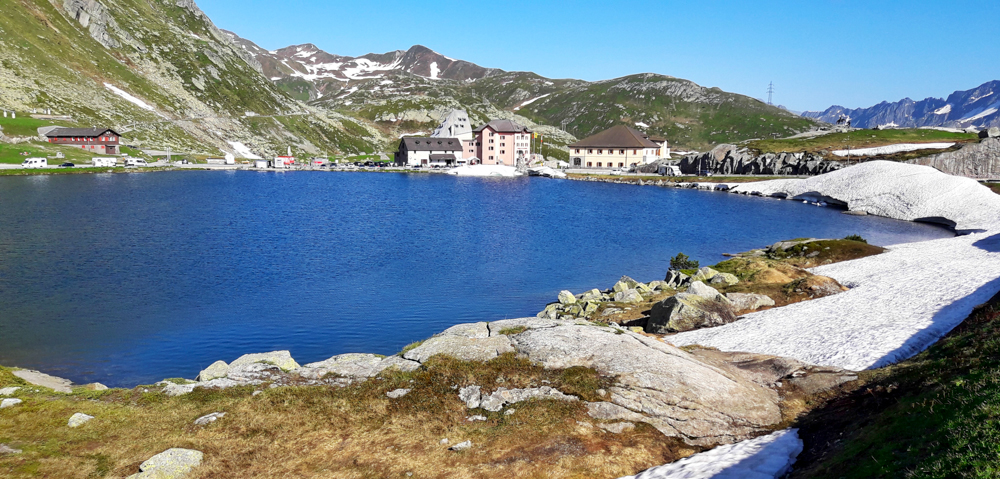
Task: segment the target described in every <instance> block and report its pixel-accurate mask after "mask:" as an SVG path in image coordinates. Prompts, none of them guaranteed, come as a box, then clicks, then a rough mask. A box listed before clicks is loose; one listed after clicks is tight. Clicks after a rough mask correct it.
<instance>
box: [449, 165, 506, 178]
mask: <svg viewBox="0 0 1000 479" xmlns="http://www.w3.org/2000/svg"><path fill="white" fill-rule="evenodd" d="M445 173H448V174H449V175H456V176H503V177H509V178H512V177H515V176H522V174H521V173H519V172H518V171H517V168H514V167H513V166H503V165H469V166H460V167H458V168H452V169H450V170H448V171H446V172H445Z"/></svg>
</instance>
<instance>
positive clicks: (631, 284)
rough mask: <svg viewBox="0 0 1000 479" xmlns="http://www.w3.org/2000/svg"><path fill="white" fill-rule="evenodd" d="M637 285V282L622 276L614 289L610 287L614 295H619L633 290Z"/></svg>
mask: <svg viewBox="0 0 1000 479" xmlns="http://www.w3.org/2000/svg"><path fill="white" fill-rule="evenodd" d="M638 284H639V282H638V281H636V280H634V279H632V278H629V277H628V276H622V277H621V279H619V280H618V282H617V283H615V285H614V287H612V288H611V289H612V291H614V292H615V293H620V292H622V291H626V290H629V289H635V287H636V286H637V285H638Z"/></svg>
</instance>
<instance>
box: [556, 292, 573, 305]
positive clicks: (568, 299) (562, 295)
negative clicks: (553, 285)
mask: <svg viewBox="0 0 1000 479" xmlns="http://www.w3.org/2000/svg"><path fill="white" fill-rule="evenodd" d="M559 303H561V304H575V303H576V296H573V293H571V292H569V291H566V290H562V291H560V292H559Z"/></svg>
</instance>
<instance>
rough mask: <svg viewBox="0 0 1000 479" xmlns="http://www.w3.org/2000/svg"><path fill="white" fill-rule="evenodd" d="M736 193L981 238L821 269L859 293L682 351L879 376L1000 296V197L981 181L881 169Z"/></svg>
mask: <svg viewBox="0 0 1000 479" xmlns="http://www.w3.org/2000/svg"><path fill="white" fill-rule="evenodd" d="M731 191H734V192H759V193H761V194H764V195H768V196H770V195H775V194H780V195H787V197H789V198H797V199H798V198H805V197H810V198H816V199H819V198H825V199H827V200H832V201H839V202H843V203H845V204H847V206H848V208H849V209H851V210H857V211H865V212H868V213H869V214H875V215H880V216H886V217H890V218H897V219H903V220H910V221H913V220H916V219H920V218H924V219H927V218H937V219H946V220H950V221H951V222H954V223H955V224H956V228H957V229H958V230H967V231H968V230H978V231H981V232H978V233H973V234H969V235H967V236H959V237H956V238H946V239H940V240H933V241H926V242H921V243H910V244H904V245H896V246H893V247H891V248H890V250H889V251H888V252H886V253H883V254H880V255H876V256H869V257H867V258H861V259H857V260H854V261H847V262H843V263H837V264H832V265H827V266H822V267H819V268H815V269H814V270H813V272H814V273H816V274H820V275H824V276H830V277H832V278H835V279H836V280H838V281H840V282H841V284H844V285H845V286H848V287H849V288H851V289H850V290H849V291H846V292H844V293H840V294H837V295H834V296H828V297H826V298H820V299H815V300H812V301H806V302H802V303H796V304H791V305H788V306H784V307H781V308H775V309H770V310H767V311H761V312H758V313H751V314H748V315H746V316H744V318H743V319H741V320H739V321H736V322H734V323H730V324H727V325H725V326H720V327H717V328H709V329H702V330H698V331H689V332H685V333H680V334H677V335H674V336H671V337H669V338H667V341H668V342H670V343H672V344H674V345H678V346H684V345H691V344H700V345H703V346H711V347H715V348H719V349H721V350H724V351H746V352H754V353H762V354H774V355H778V356H787V357H792V358H795V359H798V360H801V361H805V362H807V363H812V364H820V365H828V366H837V367H841V368H845V369H852V370H860V369H866V368H877V367H882V366H885V365H888V364H892V363H894V362H897V361H900V360H903V359H906V358H908V357H910V356H913V355H915V354H917V353H919V352H920V351H923V350H924V349H926V348H927V347H929V346H930V345H931V344H933V343H934V342H935V341H937V340H938V339H939V338H941V337H942V336H943V335H945V334H947V333H948V331H951V329H952V328H954V327H955V326H956V325H958V324H959V323H961V322H962V321H963V320H964V319H965V318H966V317H968V315H969V314H970V313H971V312H972V309H973V308H974V307H975V306H977V305H979V304H981V303H984V302H986V301H987V300H989V299H990V298H991V297H992V296H993V295H994V294H996V293H997V292H998V291H1000V214H998V212H1000V196H998V195H996V194H994V193H992V192H991V191H989V189H987V188H986V187H984V186H982V185H980V184H978V183H977V182H976V181H975V180H971V179H968V178H959V177H955V176H949V175H945V174H944V173H941V172H938V171H937V170H934V169H933V168H929V167H922V166H917V165H908V164H900V163H893V162H887V161H874V162H870V163H864V164H861V165H858V166H853V167H850V168H845V169H843V170H839V171H836V172H833V173H828V174H826V175H821V176H816V177H813V178H808V179H804V180H774V181H766V182H760V183H753V184H744V185H739V186H736V187H734V188H733V189H732V190H731Z"/></svg>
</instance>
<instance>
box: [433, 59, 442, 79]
mask: <svg viewBox="0 0 1000 479" xmlns="http://www.w3.org/2000/svg"><path fill="white" fill-rule="evenodd" d="M430 68H431V76H430V79H431V80H437V79H438V74H439V73H441V70H440V69H438V63H437V62H431V67H430Z"/></svg>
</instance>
